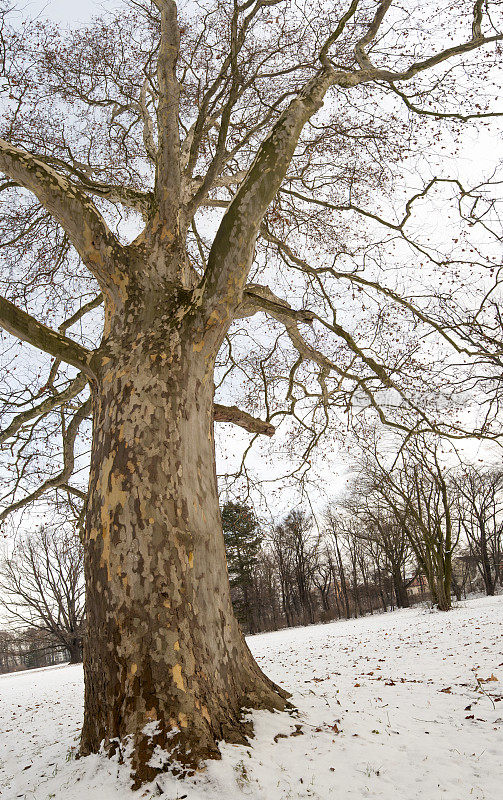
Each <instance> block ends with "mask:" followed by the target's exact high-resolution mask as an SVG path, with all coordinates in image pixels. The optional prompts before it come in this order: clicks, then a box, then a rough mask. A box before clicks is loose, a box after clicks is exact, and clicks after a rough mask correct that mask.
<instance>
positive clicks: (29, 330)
mask: <svg viewBox="0 0 503 800" xmlns="http://www.w3.org/2000/svg"><path fill="white" fill-rule="evenodd" d="M0 326H1V327H2V328H4V330H6V331H7V332H8V333H10V334H12V336H17V338H18V339H21V340H22V341H23V342H28V344H31V345H33V347H38V348H39V350H43V351H44V352H46V353H49V355H51V356H54V357H55V358H58V359H60V360H61V361H66V363H67V364H71V365H72V366H73V367H77V369H79V370H81V371H82V372H85V373H86V375H87V376H88V377H90V378H94V372H93V370H92V367H91V358H92V356H93V352H92V351H91V350H87V348H85V347H83V346H82V345H80V344H77V342H74V341H72V339H68V337H66V336H62V335H61V334H60V333H56V331H53V330H51V328H48V327H47V325H43V324H42V323H41V322H38V321H37V320H36V319H35V318H34V317H32V316H30V314H27V313H26V311H21V309H20V308H17V307H16V306H15V305H14V304H13V303H11V302H9V300H6V299H5V298H4V297H0Z"/></svg>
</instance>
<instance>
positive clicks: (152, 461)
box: [82, 309, 286, 785]
mask: <svg viewBox="0 0 503 800" xmlns="http://www.w3.org/2000/svg"><path fill="white" fill-rule="evenodd" d="M145 315H146V318H145V319H142V320H141V325H137V326H136V327H133V326H131V328H130V329H129V330H127V331H124V328H122V331H121V335H118V334H117V330H116V331H115V334H114V338H113V341H112V339H111V338H109V340H108V341H106V342H105V344H104V345H103V346H102V350H101V352H102V353H108V356H105V357H102V362H101V363H102V368H101V371H100V376H99V383H98V385H97V386H96V387H95V389H94V405H95V409H94V435H93V447H92V459H91V476H90V491H89V504H88V513H87V523H86V536H85V562H86V584H87V606H86V608H87V636H86V642H87V643H89V644H88V646H86V648H85V655H84V672H85V718H84V728H83V732H82V752H83V753H89V752H96V751H97V750H98V749H99V748H100V744H101V742H102V741H104V743H105V747H106V748H107V749H109V750H110V749H113V748H115V747H117V742H119V743H120V742H122V741H124V740H125V738H126V737H128V736H132V737H133V738H132V740H129V741H132V742H133V744H134V748H133V756H132V765H133V769H134V774H135V776H136V783H137V785H139V784H140V783H141V782H142V781H144V780H148V779H151V778H152V777H153V776H154V774H155V772H156V771H157V769H156V767H157V765H158V766H162V765H163V758H164V756H157V755H156V756H155V759H154V760H152V761H151V762H150V763H149V761H150V759H151V757H152V754H153V753H154V751H155V750H156V748H157V746H158V745H159V746H160V748H163V749H164V750H165V751H167V752H168V754H169V764H170V766H171V768H175V769H176V768H177V766H176V765H177V764H178V765H182V766H183V767H185V768H194V767H195V766H197V764H198V763H199V762H200V761H201V759H204V758H208V757H218V756H219V751H218V747H217V741H218V740H220V739H226V740H228V741H244V735H245V733H247V732H249V730H247V728H246V726H245V725H244V724H243V723H242V722H241V720H240V712H241V710H242V709H243V708H244V707H260V708H284V706H285V699H284V698H285V697H286V693H284V692H282V691H281V690H280V689H278V687H276V686H275V685H274V684H273V683H272V682H271V681H269V680H268V679H267V678H266V677H265V676H264V675H263V674H262V672H261V671H260V669H259V668H258V666H257V664H256V663H255V661H254V660H253V657H252V656H251V654H250V651H249V649H248V647H247V645H246V643H245V640H244V637H243V635H242V633H241V631H240V629H239V626H238V624H237V622H236V620H235V618H234V615H233V612H232V607H231V601H230V592H229V582H228V576H227V567H226V559H225V548H224V539H223V534H222V527H221V521H220V511H219V505H218V495H217V482H216V474H215V459H214V440H213V392H214V386H213V378H212V375H213V363H211V364H208V363H207V361H208V359H207V358H206V359H205V358H204V357H203V355H202V354H201V352H200V351H201V349H202V348H200V347H198V344H197V342H196V343H194V341H193V338H192V337H190V336H183V335H182V334H181V333H180V329H176V328H175V327H174V325H173V323H170V324H168V323H167V322H164V321H165V320H166V319H167V316H169V315H167V314H166V313H164V315H163V313H162V310H161V311H159V309H155V310H150V312H149V314H148V313H147V312H145ZM131 316H133V314H131ZM148 317H150V318H148ZM116 328H117V326H116ZM119 330H120V326H119ZM145 331H146V332H145ZM158 752H159V750H157V753H158ZM165 760H166V759H165V758H164V761H165Z"/></svg>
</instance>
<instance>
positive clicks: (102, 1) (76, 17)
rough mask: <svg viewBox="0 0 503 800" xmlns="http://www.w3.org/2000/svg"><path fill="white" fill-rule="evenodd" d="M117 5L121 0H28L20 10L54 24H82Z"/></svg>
mask: <svg viewBox="0 0 503 800" xmlns="http://www.w3.org/2000/svg"><path fill="white" fill-rule="evenodd" d="M117 5H121V0H78V2H72V1H71V0H70V2H69V0H27V2H26V4H25V5H20V10H24V13H25V14H26V15H27V16H30V17H36V16H38V15H40V16H42V17H48V18H50V19H52V20H54V22H81V21H83V20H86V19H89V17H91V16H93V14H100V13H102V12H103V11H106V10H108V9H110V8H113V7H114V6H117Z"/></svg>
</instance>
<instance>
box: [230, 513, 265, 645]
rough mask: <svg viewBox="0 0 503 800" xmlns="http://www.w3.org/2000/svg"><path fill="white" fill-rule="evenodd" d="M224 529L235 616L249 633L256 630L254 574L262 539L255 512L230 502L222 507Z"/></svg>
mask: <svg viewBox="0 0 503 800" xmlns="http://www.w3.org/2000/svg"><path fill="white" fill-rule="evenodd" d="M222 528H223V531H224V541H225V553H226V556H227V567H228V570H229V580H230V586H231V598H232V605H233V608H234V612H235V614H236V616H237V618H238V620H239V622H240V623H241V624H242V625H243V627H244V630H245V631H246V632H247V633H255V632H256V629H257V608H256V598H255V592H254V588H255V585H254V580H253V573H254V570H255V568H256V566H257V554H258V552H259V550H260V547H261V544H262V539H263V536H262V535H261V534H260V529H259V524H258V520H257V518H256V516H255V513H254V511H253V509H252V508H250V507H249V506H247V505H246V503H232V502H230V501H229V502H227V503H225V504H224V505H223V507H222Z"/></svg>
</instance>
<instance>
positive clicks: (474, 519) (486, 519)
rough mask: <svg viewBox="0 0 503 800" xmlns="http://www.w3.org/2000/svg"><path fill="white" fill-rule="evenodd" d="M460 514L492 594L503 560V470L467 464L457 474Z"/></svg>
mask: <svg viewBox="0 0 503 800" xmlns="http://www.w3.org/2000/svg"><path fill="white" fill-rule="evenodd" d="M455 486H456V489H457V492H458V502H459V505H458V514H459V518H460V522H461V525H462V527H463V530H464V532H465V534H466V537H467V539H468V545H469V548H470V553H471V554H472V556H473V557H474V559H475V562H476V564H477V568H478V570H479V572H480V575H481V577H482V580H483V582H484V588H485V591H486V593H487V594H488V595H493V594H494V592H495V588H496V584H497V582H498V581H500V582H501V569H502V562H503V547H502V543H503V521H502V519H501V512H502V510H503V473H501V472H500V471H499V470H494V469H492V470H491V469H476V468H475V467H467V468H465V469H463V470H461V471H460V474H459V475H458V476H456V479H455Z"/></svg>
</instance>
